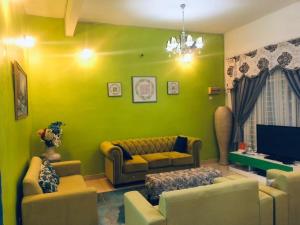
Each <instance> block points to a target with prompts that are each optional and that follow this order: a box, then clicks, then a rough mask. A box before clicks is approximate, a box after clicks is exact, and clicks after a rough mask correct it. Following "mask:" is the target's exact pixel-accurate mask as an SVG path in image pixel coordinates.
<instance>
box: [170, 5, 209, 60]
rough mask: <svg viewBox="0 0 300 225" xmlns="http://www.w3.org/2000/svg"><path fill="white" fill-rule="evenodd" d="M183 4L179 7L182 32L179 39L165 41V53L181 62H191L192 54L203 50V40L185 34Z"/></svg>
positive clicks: (172, 38)
mask: <svg viewBox="0 0 300 225" xmlns="http://www.w3.org/2000/svg"><path fill="white" fill-rule="evenodd" d="M185 6H186V5H185V4H181V5H180V7H181V9H182V32H181V34H180V35H179V39H178V40H177V39H176V38H175V37H171V38H170V39H169V40H168V41H167V46H166V51H167V52H168V53H169V54H170V53H173V54H174V55H178V56H179V58H180V59H181V61H184V62H186V63H187V62H191V61H192V58H193V54H194V53H195V52H198V50H200V49H201V48H203V46H204V43H203V38H202V37H198V38H197V39H195V41H194V39H193V37H192V35H189V34H186V32H185V27H184V9H185Z"/></svg>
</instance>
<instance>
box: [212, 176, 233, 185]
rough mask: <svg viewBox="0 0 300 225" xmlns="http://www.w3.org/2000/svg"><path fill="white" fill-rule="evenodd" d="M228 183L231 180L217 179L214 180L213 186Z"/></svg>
mask: <svg viewBox="0 0 300 225" xmlns="http://www.w3.org/2000/svg"><path fill="white" fill-rule="evenodd" d="M228 181H231V180H230V179H228V178H226V177H217V178H215V179H214V184H219V183H224V182H228Z"/></svg>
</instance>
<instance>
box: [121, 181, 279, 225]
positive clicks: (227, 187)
mask: <svg viewBox="0 0 300 225" xmlns="http://www.w3.org/2000/svg"><path fill="white" fill-rule="evenodd" d="M124 203H125V224H126V225H273V200H272V198H271V197H270V196H268V195H267V194H264V193H261V194H260V192H259V190H258V182H257V181H255V180H251V179H239V180H227V179H224V180H222V179H221V180H219V181H218V183H216V184H212V185H207V186H200V187H196V188H190V189H183V190H178V191H170V192H164V193H163V194H162V195H161V198H160V200H159V206H158V207H155V206H152V205H151V204H150V203H149V202H148V201H147V200H146V199H145V198H144V197H143V196H142V195H141V194H140V193H139V192H127V193H125V197H124Z"/></svg>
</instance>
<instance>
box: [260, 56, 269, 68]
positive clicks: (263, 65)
mask: <svg viewBox="0 0 300 225" xmlns="http://www.w3.org/2000/svg"><path fill="white" fill-rule="evenodd" d="M269 63H270V62H269V60H267V59H266V58H261V59H260V60H259V61H258V63H257V67H258V69H260V70H264V69H266V68H268V67H269Z"/></svg>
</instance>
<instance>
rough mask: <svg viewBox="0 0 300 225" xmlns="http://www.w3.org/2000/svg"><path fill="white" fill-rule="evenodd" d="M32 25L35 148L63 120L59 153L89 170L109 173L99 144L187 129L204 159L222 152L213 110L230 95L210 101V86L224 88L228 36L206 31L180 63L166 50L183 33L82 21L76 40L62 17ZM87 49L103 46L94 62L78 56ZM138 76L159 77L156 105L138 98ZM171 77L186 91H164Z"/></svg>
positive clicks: (36, 151)
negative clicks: (115, 89)
mask: <svg viewBox="0 0 300 225" xmlns="http://www.w3.org/2000/svg"><path fill="white" fill-rule="evenodd" d="M27 23H28V24H27V25H28V33H30V34H32V35H33V36H35V37H37V39H38V45H37V46H36V47H35V48H34V49H32V50H30V55H29V59H30V76H31V91H32V95H31V98H32V115H33V135H32V148H31V149H32V154H41V153H42V152H43V150H44V147H43V144H42V143H41V142H40V140H39V138H38V137H37V136H36V134H35V131H36V130H38V129H39V128H43V127H45V126H46V125H48V124H49V123H50V122H52V121H56V120H61V121H63V122H65V123H66V126H65V127H64V137H63V146H62V147H61V148H60V152H61V154H62V155H63V158H64V159H80V160H81V161H82V162H83V171H84V173H85V174H95V173H101V172H103V156H102V155H101V154H100V152H99V150H98V146H99V143H100V142H102V141H104V140H114V139H125V138H132V137H149V136H162V135H177V134H185V135H191V136H196V137H200V138H201V139H202V140H203V150H202V152H201V159H202V160H205V159H212V158H217V145H216V140H215V137H214V132H213V113H214V110H215V109H216V107H217V106H219V105H224V104H225V100H224V95H219V96H216V97H214V98H213V99H212V100H209V98H208V95H207V88H208V87H209V86H220V87H223V86H224V80H223V77H224V76H223V66H224V65H223V61H224V55H223V54H224V45H223V35H219V34H203V37H204V40H205V47H204V49H203V51H202V54H201V57H198V58H197V59H196V60H194V62H193V64H192V65H189V66H182V65H181V64H180V63H179V62H177V61H176V60H174V59H172V58H169V57H168V54H167V53H166V52H165V50H164V47H165V43H166V40H167V39H168V38H169V37H170V36H172V35H178V34H179V32H178V31H173V30H162V29H149V28H137V27H127V26H114V25H106V24H86V23H79V24H78V26H77V29H76V34H75V36H74V37H73V38H70V37H65V36H64V22H63V20H61V19H49V18H39V17H32V16H30V17H28V18H27ZM194 35H195V36H196V35H199V34H194ZM84 47H89V48H92V49H94V50H95V51H96V52H97V56H96V57H95V58H94V59H92V60H91V62H90V64H89V65H83V63H82V62H80V60H79V59H78V57H77V55H76V53H77V52H78V51H79V50H80V49H82V48H84ZM141 53H143V54H144V57H140V54H141ZM134 75H153V76H156V77H157V85H158V88H157V89H158V101H157V103H149V104H133V103H132V97H131V76H134ZM171 80H178V81H179V82H180V95H178V96H168V95H167V94H166V92H167V90H166V85H167V81H171ZM107 82H122V87H123V96H122V97H119V98H116V97H115V98H110V97H107V88H106V86H107Z"/></svg>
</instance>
